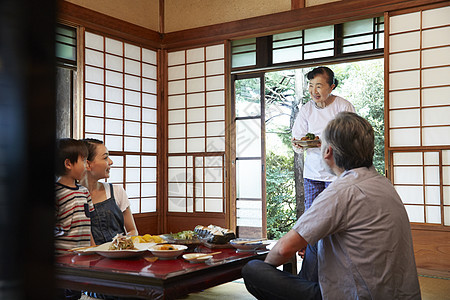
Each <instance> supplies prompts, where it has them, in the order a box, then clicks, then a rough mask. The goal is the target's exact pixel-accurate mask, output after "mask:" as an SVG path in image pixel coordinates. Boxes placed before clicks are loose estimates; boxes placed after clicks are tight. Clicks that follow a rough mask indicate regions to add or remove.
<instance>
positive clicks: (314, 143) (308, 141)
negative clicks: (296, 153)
mask: <svg viewBox="0 0 450 300" xmlns="http://www.w3.org/2000/svg"><path fill="white" fill-rule="evenodd" d="M292 142H293V143H294V144H296V145H299V146H302V147H303V148H315V147H318V146H319V145H320V143H321V141H320V138H319V136H318V135H315V134H314V133H307V134H306V135H305V136H304V137H302V138H301V139H299V140H297V139H295V138H294V139H293V140H292Z"/></svg>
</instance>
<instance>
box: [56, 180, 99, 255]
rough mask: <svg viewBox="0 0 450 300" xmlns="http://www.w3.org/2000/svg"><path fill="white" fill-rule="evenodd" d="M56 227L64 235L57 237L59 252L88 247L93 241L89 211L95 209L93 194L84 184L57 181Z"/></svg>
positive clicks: (57, 251) (63, 252)
mask: <svg viewBox="0 0 450 300" xmlns="http://www.w3.org/2000/svg"><path fill="white" fill-rule="evenodd" d="M55 200H56V203H55V204H56V227H58V228H60V229H62V231H63V232H64V235H62V236H58V237H56V238H55V248H56V253H57V254H65V253H67V252H66V251H67V250H70V249H73V248H77V247H86V246H89V245H90V241H91V220H90V218H89V213H90V212H91V211H93V210H94V206H93V204H92V200H91V195H90V194H89V191H88V189H87V188H85V187H84V186H80V185H77V186H76V187H68V186H65V185H62V184H60V183H58V182H56V183H55Z"/></svg>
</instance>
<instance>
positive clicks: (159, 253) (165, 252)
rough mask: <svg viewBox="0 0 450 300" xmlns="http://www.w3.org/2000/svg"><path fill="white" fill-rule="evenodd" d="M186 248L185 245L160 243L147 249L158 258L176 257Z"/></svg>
mask: <svg viewBox="0 0 450 300" xmlns="http://www.w3.org/2000/svg"><path fill="white" fill-rule="evenodd" d="M187 248H188V247H187V246H186V245H178V244H162V245H154V246H151V247H150V248H149V250H150V251H151V252H152V254H153V255H154V256H156V257H158V258H159V259H176V258H177V257H178V256H180V254H181V253H183V252H184V250H186V249H187Z"/></svg>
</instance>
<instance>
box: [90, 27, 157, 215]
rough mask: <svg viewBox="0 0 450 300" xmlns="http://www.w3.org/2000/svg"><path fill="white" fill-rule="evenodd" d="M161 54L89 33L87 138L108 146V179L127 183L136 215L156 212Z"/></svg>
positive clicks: (132, 209) (125, 184)
mask: <svg viewBox="0 0 450 300" xmlns="http://www.w3.org/2000/svg"><path fill="white" fill-rule="evenodd" d="M156 56H157V53H156V51H154V50H151V49H145V48H142V47H139V46H135V45H132V44H128V43H125V42H122V41H120V40H116V39H112V38H108V37H104V36H101V35H98V34H94V33H90V32H86V33H85V70H84V71H85V80H84V92H85V93H84V136H85V137H86V138H96V139H99V140H102V141H104V142H105V145H106V147H107V148H108V150H109V151H110V155H111V159H112V160H113V165H112V169H111V174H110V179H109V181H110V182H112V183H118V184H123V185H124V188H125V189H126V191H127V194H128V197H129V199H130V203H131V211H132V212H133V213H146V212H155V211H156V209H157V208H156V186H157V176H156V171H157V169H156V166H157V159H158V157H157V151H156V149H157V128H156V127H157V101H156V95H157V58H156Z"/></svg>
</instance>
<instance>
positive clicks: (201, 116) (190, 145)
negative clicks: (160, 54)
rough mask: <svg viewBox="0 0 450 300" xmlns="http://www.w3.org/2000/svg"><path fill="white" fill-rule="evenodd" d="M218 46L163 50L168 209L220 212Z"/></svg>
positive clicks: (221, 81) (221, 73)
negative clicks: (165, 60) (164, 63)
mask: <svg viewBox="0 0 450 300" xmlns="http://www.w3.org/2000/svg"><path fill="white" fill-rule="evenodd" d="M224 51H225V50H224V45H223V44H220V45H212V46H206V47H199V48H194V49H187V50H181V51H174V52H169V53H168V108H169V111H168V130H169V134H168V137H169V139H168V152H169V157H168V168H169V169H168V172H169V173H168V211H169V212H187V213H194V212H196V213H225V210H226V207H225V206H226V203H225V161H224V159H225V158H224V157H225V60H224Z"/></svg>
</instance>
